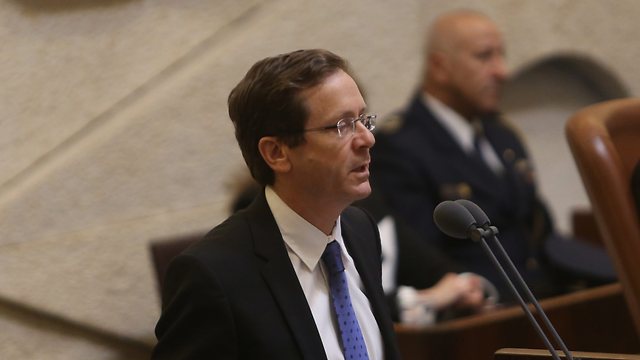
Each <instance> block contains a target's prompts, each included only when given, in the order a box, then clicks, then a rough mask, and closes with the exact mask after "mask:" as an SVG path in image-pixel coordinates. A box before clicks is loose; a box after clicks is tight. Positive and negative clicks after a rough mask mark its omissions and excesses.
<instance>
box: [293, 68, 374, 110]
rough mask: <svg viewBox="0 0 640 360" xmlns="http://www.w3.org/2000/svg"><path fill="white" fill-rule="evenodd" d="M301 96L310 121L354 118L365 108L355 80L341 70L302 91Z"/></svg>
mask: <svg viewBox="0 0 640 360" xmlns="http://www.w3.org/2000/svg"><path fill="white" fill-rule="evenodd" d="M301 96H302V99H303V102H304V104H305V106H306V107H307V110H308V111H309V120H310V121H311V120H312V119H313V118H320V119H335V120H338V119H339V118H340V117H341V116H356V115H358V113H359V112H360V111H362V110H363V109H364V107H365V103H364V99H363V98H362V95H361V93H360V89H359V88H358V85H357V84H356V82H355V80H354V79H353V78H352V77H351V76H350V75H349V74H347V73H346V72H344V71H342V70H337V71H336V72H334V73H333V74H331V75H329V76H327V77H326V78H325V79H323V80H322V82H320V83H319V84H318V85H316V86H314V87H312V88H309V89H306V90H304V91H303V92H302V93H301Z"/></svg>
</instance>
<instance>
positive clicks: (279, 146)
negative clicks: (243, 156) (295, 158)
mask: <svg viewBox="0 0 640 360" xmlns="http://www.w3.org/2000/svg"><path fill="white" fill-rule="evenodd" d="M288 149H289V147H288V146H287V145H285V144H283V143H282V142H281V141H280V140H278V139H277V138H276V137H275V136H264V137H262V138H260V140H259V141H258V151H260V155H262V158H263V159H264V161H265V162H266V163H267V165H269V167H270V168H271V169H272V170H273V171H274V172H275V173H284V172H288V171H289V170H290V169H291V162H290V161H289V156H288V151H287V150H288Z"/></svg>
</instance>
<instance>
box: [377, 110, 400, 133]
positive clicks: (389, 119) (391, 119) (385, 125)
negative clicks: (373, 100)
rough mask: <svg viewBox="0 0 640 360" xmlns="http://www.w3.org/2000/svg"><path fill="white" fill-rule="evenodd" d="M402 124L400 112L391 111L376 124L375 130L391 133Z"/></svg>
mask: <svg viewBox="0 0 640 360" xmlns="http://www.w3.org/2000/svg"><path fill="white" fill-rule="evenodd" d="M403 124H404V117H403V116H402V114H400V113H393V114H391V115H389V116H386V117H385V118H384V119H382V121H380V123H379V124H378V125H377V126H376V130H377V131H378V132H380V133H383V134H388V135H391V134H393V133H395V132H396V131H398V130H399V129H400V128H401V127H402V125H403Z"/></svg>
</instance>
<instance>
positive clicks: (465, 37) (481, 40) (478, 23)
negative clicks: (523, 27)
mask: <svg viewBox="0 0 640 360" xmlns="http://www.w3.org/2000/svg"><path fill="white" fill-rule="evenodd" d="M456 25H457V26H456V27H455V30H454V33H455V34H454V39H452V40H453V41H454V43H455V44H456V45H457V46H456V47H457V48H458V49H460V50H471V49H477V48H485V47H500V48H502V47H503V40H502V34H501V33H500V30H499V29H498V27H497V26H496V25H495V24H494V23H493V22H491V21H489V20H488V19H485V18H482V17H468V18H464V19H460V21H458V23H457V24H456Z"/></svg>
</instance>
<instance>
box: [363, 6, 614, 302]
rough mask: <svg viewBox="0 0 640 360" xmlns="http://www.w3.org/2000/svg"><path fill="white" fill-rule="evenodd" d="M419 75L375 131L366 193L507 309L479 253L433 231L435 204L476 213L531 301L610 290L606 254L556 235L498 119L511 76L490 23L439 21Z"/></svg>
mask: <svg viewBox="0 0 640 360" xmlns="http://www.w3.org/2000/svg"><path fill="white" fill-rule="evenodd" d="M424 69H425V70H424V77H423V78H422V82H421V84H420V85H421V86H420V88H419V89H418V91H416V93H415V95H414V97H413V99H411V101H410V103H409V104H408V106H407V107H406V108H405V109H403V110H402V111H400V112H398V113H396V114H393V115H392V116H390V117H388V118H387V119H386V121H384V122H382V123H381V124H379V126H378V128H377V129H376V132H375V136H376V144H375V146H374V147H373V148H372V149H371V158H372V161H371V166H370V170H371V181H372V186H373V187H374V191H380V192H381V193H382V194H383V195H384V197H385V199H387V200H388V204H389V206H390V208H391V210H392V211H393V213H394V214H395V215H396V216H397V217H398V218H400V219H402V220H403V221H404V222H405V223H406V224H407V225H409V226H410V227H411V228H412V229H413V230H414V231H415V232H416V233H417V234H419V238H420V239H421V240H423V241H426V242H428V243H429V244H430V246H431V247H434V248H437V249H439V250H440V252H441V253H442V254H443V256H446V258H447V259H448V260H449V261H450V262H454V263H456V264H458V265H459V266H461V267H462V268H464V269H465V271H471V272H474V273H476V274H480V275H482V276H483V277H485V278H487V279H488V280H489V281H491V283H493V284H494V285H496V287H498V288H499V291H500V294H501V298H502V299H503V300H505V301H509V299H508V298H509V297H511V293H510V291H509V290H508V288H507V287H506V285H505V284H504V282H503V280H502V278H501V276H500V274H499V272H498V271H497V270H496V269H495V268H494V266H493V264H492V263H491V262H490V261H489V259H488V258H487V256H486V255H485V254H484V252H483V250H482V248H481V247H480V246H478V244H476V243H474V242H472V241H462V240H459V239H453V238H450V237H448V236H446V235H445V234H443V233H442V232H441V231H440V230H439V229H438V228H437V226H436V225H435V223H434V221H433V211H434V209H435V207H436V206H437V205H438V204H439V203H440V202H442V201H445V200H456V199H468V200H470V201H473V202H474V203H476V204H477V205H478V206H480V208H482V209H483V210H484V211H485V212H486V214H487V215H488V217H489V218H490V219H491V222H492V224H493V225H495V226H497V227H498V229H499V231H500V234H499V235H498V237H499V239H500V241H501V243H502V245H503V246H504V247H505V249H506V251H507V253H508V254H509V255H510V256H511V258H512V260H513V262H514V264H515V265H516V267H517V268H518V270H519V272H520V273H521V274H522V275H523V278H524V279H525V281H526V282H527V283H528V284H529V285H530V286H531V287H532V289H533V292H534V294H536V295H537V296H540V297H545V296H551V295H555V294H558V293H562V292H565V291H567V290H568V289H569V288H570V287H572V286H573V284H574V283H575V281H578V282H581V280H582V277H583V276H585V277H587V278H589V277H590V278H589V281H591V280H592V279H593V281H594V282H593V284H597V283H601V282H600V281H604V282H607V281H612V280H614V279H615V273H614V272H613V267H612V266H611V264H610V261H609V260H608V258H607V256H606V253H605V252H604V250H602V249H597V248H593V247H590V246H589V245H587V244H577V242H576V241H573V240H570V239H567V238H565V237H563V236H561V235H559V234H558V233H556V232H555V230H554V226H553V223H552V219H551V216H550V214H549V212H548V210H547V208H546V206H545V204H544V202H543V201H542V200H541V198H540V196H539V194H538V190H537V186H536V182H535V173H534V167H533V164H532V161H531V159H530V158H529V156H528V154H527V151H526V149H525V145H524V143H523V141H522V140H521V138H520V136H519V134H518V132H517V131H516V130H515V129H513V128H512V126H511V125H510V124H508V123H507V122H506V121H505V120H504V119H503V118H502V117H501V116H500V113H499V109H498V105H499V99H500V91H501V89H502V86H503V84H504V82H505V81H506V80H507V78H508V71H507V67H506V61H505V49H504V43H503V39H502V34H501V32H500V31H499V29H498V27H497V26H496V25H495V24H494V22H493V21H492V20H491V19H489V18H488V17H487V16H485V15H484V14H481V13H478V12H475V11H470V10H457V11H453V12H450V13H446V14H443V15H441V16H440V17H438V18H437V19H436V20H435V22H434V23H433V25H432V26H431V28H430V31H429V34H428V37H427V44H426V51H425V59H424ZM583 245H584V246H583ZM548 255H550V256H548ZM593 259H595V261H594V260H593ZM595 264H604V266H605V268H606V269H604V270H602V271H601V269H599V268H595V267H596V265H595ZM574 275H576V276H578V277H580V279H579V280H575V278H574ZM592 275H593V276H592ZM574 280H575V281H574Z"/></svg>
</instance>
